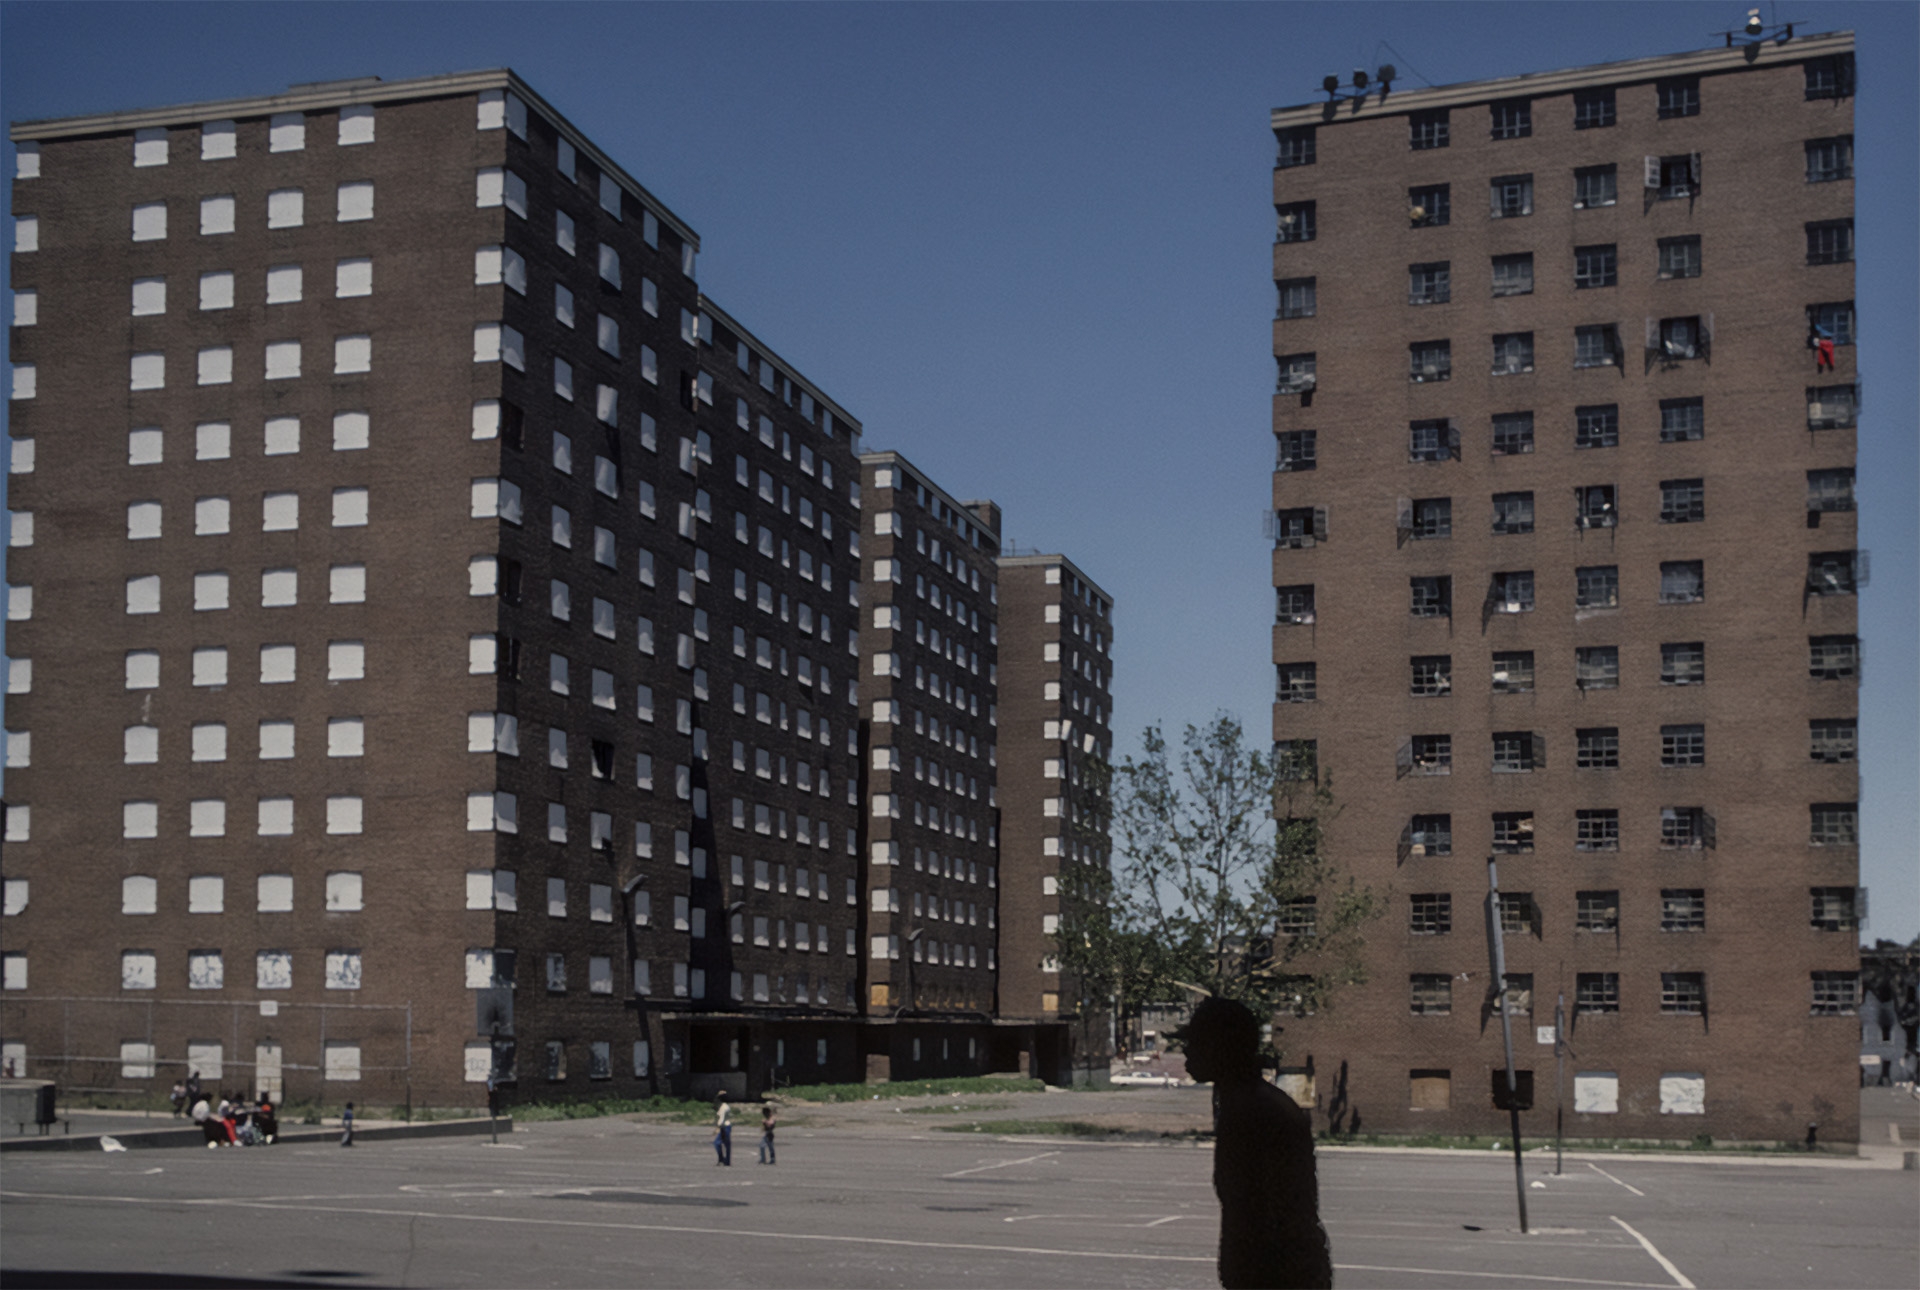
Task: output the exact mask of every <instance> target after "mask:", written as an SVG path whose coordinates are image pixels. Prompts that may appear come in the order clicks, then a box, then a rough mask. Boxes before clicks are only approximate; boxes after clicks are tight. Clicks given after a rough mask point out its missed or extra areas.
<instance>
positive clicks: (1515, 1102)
mask: <svg viewBox="0 0 1920 1290" xmlns="http://www.w3.org/2000/svg"><path fill="white" fill-rule="evenodd" d="M1487 954H1488V958H1489V959H1490V960H1491V965H1492V968H1493V988H1494V990H1496V991H1497V992H1498V994H1499V999H1500V1038H1501V1041H1502V1042H1503V1043H1504V1044H1505V1045H1506V1050H1507V1116H1508V1123H1509V1124H1510V1125H1511V1127H1512V1131H1513V1187H1514V1193H1515V1195H1516V1196H1518V1198H1519V1202H1520V1231H1521V1233H1522V1234H1525V1233H1526V1231H1527V1176H1526V1168H1525V1165H1524V1164H1523V1162H1522V1160H1521V1157H1520V1082H1519V1080H1518V1079H1516V1078H1515V1077H1514V1073H1513V1014H1512V1013H1511V1012H1510V1011H1509V1010H1508V1008H1507V945H1506V939H1505V937H1504V936H1503V934H1502V929H1501V926H1500V877H1499V874H1498V873H1497V872H1496V871H1495V867H1494V859H1493V857H1492V856H1488V857H1487Z"/></svg>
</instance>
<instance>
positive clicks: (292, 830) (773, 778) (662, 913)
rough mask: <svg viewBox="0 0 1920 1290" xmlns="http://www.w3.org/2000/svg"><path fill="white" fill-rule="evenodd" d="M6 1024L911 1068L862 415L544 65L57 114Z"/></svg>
mask: <svg viewBox="0 0 1920 1290" xmlns="http://www.w3.org/2000/svg"><path fill="white" fill-rule="evenodd" d="M13 137H14V139H15V140H16V141H17V142H18V145H19V167H18V171H17V174H16V176H15V178H14V182H13V213H14V224H13V228H14V259H13V283H14V288H15V292H14V301H13V306H14V312H13V322H14V327H13V330H12V333H11V357H12V361H13V369H12V391H11V399H12V401H11V403H10V411H11V435H12V443H11V469H12V476H11V506H12V508H13V515H12V517H11V529H10V541H11V546H12V550H11V552H10V555H11V561H10V566H9V584H10V585H9V590H8V619H9V623H8V626H9V634H8V647H9V652H10V654H11V655H12V658H11V660H10V663H9V667H8V684H7V701H6V729H7V732H8V733H7V766H8V772H7V780H8V782H7V791H8V798H9V806H8V811H7V823H6V854H5V872H6V918H5V920H4V923H0V941H3V943H4V952H5V955H6V960H5V962H6V981H5V984H6V987H7V990H6V992H5V994H4V996H3V997H0V1007H4V1012H3V1013H0V1029H3V1030H4V1039H5V1043H6V1045H7V1047H6V1056H7V1061H8V1064H9V1065H10V1066H11V1067H14V1068H15V1069H18V1070H21V1071H23V1072H24V1073H27V1074H32V1075H40V1074H43V1073H45V1074H49V1075H52V1076H53V1077H55V1078H58V1079H59V1080H60V1082H61V1083H62V1084H63V1085H66V1086H69V1087H72V1086H87V1087H92V1088H104V1089H123V1090H128V1091H138V1090H141V1089H145V1088H148V1087H150V1086H151V1084H152V1083H153V1082H154V1081H156V1080H157V1081H158V1083H159V1087H161V1088H162V1089H164V1088H165V1087H166V1085H167V1083H168V1082H170V1081H171V1080H172V1079H174V1078H178V1077H180V1076H182V1075H184V1074H185V1073H186V1071H187V1070H188V1069H189V1068H192V1069H197V1070H199V1071H200V1073H201V1075H202V1077H203V1079H204V1080H205V1081H206V1082H207V1084H208V1086H209V1087H218V1086H222V1085H224V1086H226V1087H229V1088H234V1089H242V1088H262V1089H267V1090H270V1091H273V1092H275V1093H277V1094H282V1095H284V1096H289V1097H293V1098H296V1099H298V1098H326V1099H329V1100H335V1099H342V1098H345V1097H349V1096H357V1097H358V1098H359V1099H360V1100H362V1101H363V1102H368V1101H370V1102H376V1103H380V1104H385V1103H400V1102H401V1101H402V1100H403V1099H411V1100H413V1101H416V1102H417V1101H420V1100H423V1099H425V1100H430V1101H434V1102H441V1103H445V1102H450V1101H459V1100H463V1099H475V1098H477V1097H478V1096H479V1093H478V1090H479V1088H480V1087H481V1086H482V1085H484V1083H485V1081H486V1079H487V1077H488V1074H489V1071H490V1070H491V1071H493V1072H495V1073H497V1074H498V1075H500V1076H501V1077H503V1078H504V1079H506V1080H508V1081H509V1082H510V1083H512V1084H515V1085H517V1088H518V1090H519V1093H520V1095H522V1096H526V1095H537V1096H546V1095H550V1094H558V1095H580V1094H585V1093H588V1092H594V1091H600V1090H615V1091H620V1092H629V1093H630V1092H638V1091H648V1090H654V1089H660V1090H668V1089H671V1090H674V1091H679V1092H696V1093H710V1092H711V1091H712V1090H713V1089H714V1088H716V1087H719V1086H732V1087H734V1088H736V1090H745V1089H755V1088H759V1087H764V1086H765V1085H766V1084H767V1083H768V1082H770V1081H773V1080H776V1079H798V1080H811V1079H826V1078H832V1079H847V1078H857V1077H858V1074H859V1072H860V1071H861V1069H862V1066H863V1063H862V1060H861V1055H860V1049H859V1043H858V1034H857V1027H858V1024H859V1018H860V1016H861V1006H860V999H859V996H858V987H859V981H858V978H859V967H860V961H859V955H858V946H857V944H856V937H857V935H858V916H859V913H860V910H859V907H858V905H857V899H858V882H857V880H858V876H859V858H858V856H857V854H856V848H857V845H858V836H857V828H856V821H857V815H856V812H857V809H858V799H857V786H858V774H857V766H858V730H857V721H856V717H857V711H858V709H857V706H856V688H855V682H856V672H857V664H858V645H859V634H858V626H857V624H856V621H855V620H856V616H857V613H858V609H857V605H858V581H859V554H858V551H859V510H858V506H859V466H858V462H857V459H856V454H857V451H858V442H859V433H860V427H859V424H858V423H857V422H856V421H855V420H854V419H853V418H852V417H851V416H849V415H848V414H847V413H846V412H845V411H844V410H843V409H842V408H841V407H840V406H839V405H838V404H836V403H835V402H834V401H832V400H831V399H829V398H828V397H827V396H826V395H825V394H824V393H823V392H822V391H821V390H820V389H819V388H818V387H817V386H815V385H814V384H812V383H811V382H809V381H808V380H807V379H806V378H805V377H804V376H802V375H801V374H800V373H799V372H798V371H796V370H795V369H794V368H793V367H792V366H791V365H790V364H788V363H787V362H786V361H784V360H783V359H781V358H780V357H779V356H778V355H777V354H776V353H774V352H773V351H772V350H771V349H770V348H769V347H768V346H767V345H765V344H764V343H763V342H762V341H760V340H759V339H758V338H756V337H754V336H753V335H752V334H751V333H750V332H749V331H748V330H747V329H746V328H745V327H744V326H742V325H741V324H739V323H737V322H735V321H734V320H733V319H731V318H730V317H728V316H727V315H726V314H725V313H724V311H722V310H720V309H719V308H718V307H716V306H714V305H713V304H712V303H711V302H710V301H707V300H706V299H704V298H703V296H702V295H701V293H700V290H699V286H698V283H697V281H696V278H695V273H694V269H695V249H696V245H697V243H696V238H695V236H694V233H693V231H692V230H691V229H690V228H689V227H688V226H687V225H686V224H685V223H684V222H683V221H681V220H680V219H679V218H677V217H676V216H675V215H674V214H673V213H672V212H671V211H669V210H668V209H667V208H666V207H665V206H664V205H663V204H662V203H661V202H660V201H659V200H658V199H657V198H656V197H654V196H653V195H652V194H650V193H649V192H648V191H647V190H646V189H645V188H644V187H642V186H641V185H640V184H639V183H638V182H636V181H635V180H634V178H633V177H632V176H631V175H630V174H628V173H627V172H626V171H625V170H623V169H622V168H621V167H620V165H619V164H618V163H617V162H615V161H614V160H613V159H612V158H611V157H609V156H608V155H607V154H606V153H604V152H603V151H601V150H600V149H599V148H598V147H596V146H595V145H594V144H593V143H592V141H591V140H589V139H587V138H586V137H585V136H584V135H583V134H582V133H581V132H580V131H579V130H578V129H576V128H575V127H574V126H573V125H572V124H571V123H569V122H568V121H567V120H566V118H565V117H564V116H562V115H561V114H560V113H559V112H558V111H557V110H555V109H554V108H553V107H552V106H551V105H550V104H548V103H546V102H545V101H544V100H543V99H542V98H540V96H539V95H538V94H536V93H535V92H534V91H533V90H532V89H530V88H529V87H528V86H526V85H525V84H524V83H523V82H521V81H520V80H519V79H518V78H517V77H515V76H514V75H513V74H512V73H510V72H507V71H492V72H483V73H474V74H465V75H456V76H445V77H435V78H430V79H426V80H418V81H408V82H402V83H391V84H390V83H383V82H380V81H378V80H377V79H369V80H365V81H353V82H342V83H334V84H325V85H314V86H298V87H295V88H294V89H293V90H291V91H289V92H288V93H287V94H284V95H279V96H274V97H270V98H260V99H249V100H241V101H229V102H221V103H209V104H198V105H191V106H185V107H180V108H164V109H154V110H149V111H138V112H127V113H118V114H112V115H102V116H94V117H85V118H73V119H68V120H61V121H48V122H34V123H26V124H20V125H16V126H14V128H13Z"/></svg>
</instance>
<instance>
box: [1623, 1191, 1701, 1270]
mask: <svg viewBox="0 0 1920 1290" xmlns="http://www.w3.org/2000/svg"><path fill="white" fill-rule="evenodd" d="M1623 1185H1624V1184H1623ZM1607 1217H1608V1218H1613V1221H1614V1222H1616V1223H1619V1224H1620V1230H1621V1231H1623V1232H1625V1233H1626V1234H1627V1235H1628V1236H1631V1237H1632V1238H1633V1239H1634V1240H1636V1241H1638V1242H1640V1248H1641V1249H1643V1250H1645V1251H1646V1252H1647V1253H1648V1254H1651V1255H1652V1256H1653V1261H1654V1262H1655V1263H1658V1264H1659V1265H1660V1266H1661V1267H1663V1268H1665V1269H1666V1271H1667V1275H1668V1276H1670V1277H1672V1278H1673V1281H1674V1284H1675V1285H1677V1286H1679V1287H1680V1288H1681V1290H1694V1284H1693V1282H1691V1281H1689V1280H1687V1279H1686V1277H1685V1276H1683V1275H1681V1272H1680V1269H1679V1268H1676V1267H1674V1266H1673V1260H1672V1259H1669V1258H1668V1257H1667V1256H1666V1255H1664V1254H1662V1253H1660V1251H1658V1250H1656V1249H1654V1248H1653V1242H1652V1241H1649V1240H1648V1239H1647V1238H1646V1237H1644V1236H1642V1235H1640V1233H1638V1232H1636V1231H1634V1230H1633V1229H1632V1228H1631V1227H1629V1226H1628V1225H1627V1224H1626V1223H1624V1222H1622V1221H1621V1220H1620V1219H1617V1218H1614V1217H1613V1215H1612V1214H1609V1215H1607Z"/></svg>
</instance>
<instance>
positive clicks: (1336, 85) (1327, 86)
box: [1320, 76, 1340, 94]
mask: <svg viewBox="0 0 1920 1290" xmlns="http://www.w3.org/2000/svg"><path fill="white" fill-rule="evenodd" d="M1320 88H1321V89H1323V90H1325V91H1326V92H1327V93H1329V94H1338V93H1339V92H1340V78H1339V77H1338V76H1327V77H1325V78H1324V79H1322V80H1321V82H1320Z"/></svg>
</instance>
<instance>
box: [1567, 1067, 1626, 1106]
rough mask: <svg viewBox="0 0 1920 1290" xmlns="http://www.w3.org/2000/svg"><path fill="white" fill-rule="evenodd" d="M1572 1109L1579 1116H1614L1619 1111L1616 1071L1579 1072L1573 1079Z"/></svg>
mask: <svg viewBox="0 0 1920 1290" xmlns="http://www.w3.org/2000/svg"><path fill="white" fill-rule="evenodd" d="M1573 1109H1574V1112H1575V1113H1576V1114H1580V1115H1615V1114H1617V1113H1618V1112H1619V1110H1620V1075H1619V1073H1618V1072H1617V1071H1580V1072H1579V1073H1577V1074H1576V1075H1575V1076H1574V1077H1573Z"/></svg>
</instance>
